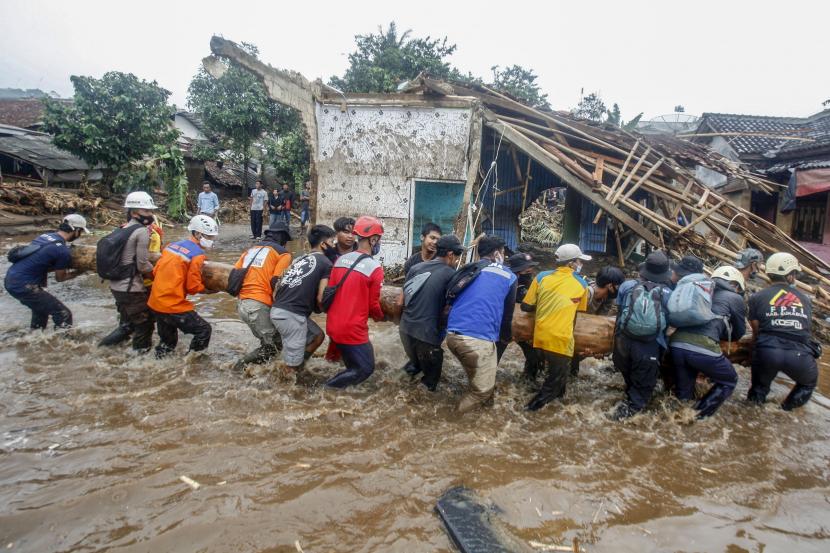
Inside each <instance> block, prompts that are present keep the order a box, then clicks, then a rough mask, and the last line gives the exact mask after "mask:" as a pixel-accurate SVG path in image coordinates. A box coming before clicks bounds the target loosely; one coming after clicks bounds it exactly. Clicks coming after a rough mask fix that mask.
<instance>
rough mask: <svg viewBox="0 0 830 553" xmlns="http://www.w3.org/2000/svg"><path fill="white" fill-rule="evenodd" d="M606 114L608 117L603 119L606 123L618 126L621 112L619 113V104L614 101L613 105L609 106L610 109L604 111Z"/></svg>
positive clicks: (620, 120) (620, 121)
mask: <svg viewBox="0 0 830 553" xmlns="http://www.w3.org/2000/svg"><path fill="white" fill-rule="evenodd" d="M606 115H607V116H608V118H607V119H606V120H605V122H606V123H608V124H609V125H614V126H615V127H619V126H621V125H622V113H620V105H619V104H617V103H616V102H614V105H613V106H611V109H609V110H607V111H606Z"/></svg>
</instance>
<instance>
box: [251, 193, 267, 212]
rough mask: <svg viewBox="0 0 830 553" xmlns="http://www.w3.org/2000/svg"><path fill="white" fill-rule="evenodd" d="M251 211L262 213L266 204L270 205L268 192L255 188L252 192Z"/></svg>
mask: <svg viewBox="0 0 830 553" xmlns="http://www.w3.org/2000/svg"><path fill="white" fill-rule="evenodd" d="M251 198H252V200H253V202H252V203H251V211H262V210H263V209H265V204H266V203H268V192H266V191H265V190H263V189H261V188H260V189H257V188H254V189H253V190H251Z"/></svg>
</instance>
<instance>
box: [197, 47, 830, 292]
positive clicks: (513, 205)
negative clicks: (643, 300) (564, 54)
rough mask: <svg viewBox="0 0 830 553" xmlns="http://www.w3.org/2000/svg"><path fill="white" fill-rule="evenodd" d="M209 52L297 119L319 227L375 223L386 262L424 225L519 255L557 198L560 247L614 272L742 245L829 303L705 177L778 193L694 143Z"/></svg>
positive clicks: (466, 95)
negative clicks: (351, 85) (313, 75)
mask: <svg viewBox="0 0 830 553" xmlns="http://www.w3.org/2000/svg"><path fill="white" fill-rule="evenodd" d="M211 49H212V51H213V54H214V56H217V57H223V58H227V59H229V60H230V61H231V62H232V63H235V64H239V65H240V66H242V67H244V68H246V69H248V70H249V71H251V72H252V73H254V74H255V75H257V76H258V77H259V78H260V79H261V80H262V82H263V83H264V85H265V87H266V89H267V91H268V93H269V95H270V96H271V97H272V98H273V99H274V100H275V101H277V102H279V103H281V104H283V105H286V106H289V107H293V108H295V109H297V110H298V111H299V113H300V116H301V119H302V121H303V123H304V125H305V128H306V131H307V133H308V140H309V145H310V149H311V153H312V155H311V161H312V166H311V175H312V179H311V180H312V187H313V195H312V200H311V201H312V209H314V210H316V216H317V218H318V219H319V220H321V221H333V220H334V219H336V218H337V217H340V216H355V215H357V214H364V213H366V214H371V215H375V216H378V217H380V218H382V219H383V221H384V226H385V228H386V234H385V235H384V237H383V247H382V256H383V263H384V264H385V265H394V264H398V263H402V262H403V260H404V259H405V258H406V256H407V255H408V254H409V253H410V252H411V251H413V249H414V248H416V247H417V246H418V238H419V236H418V234H419V229H420V224H421V222H422V221H424V220H427V219H429V220H434V221H436V222H439V224H441V225H442V227H443V228H444V229H445V231H448V230H449V229H450V228H452V229H453V230H454V231H455V232H456V233H457V235H458V236H460V237H464V238H465V242H466V243H468V244H469V243H470V241H471V240H472V238H473V237H474V236H476V235H478V234H479V233H480V232H495V233H497V234H499V235H500V236H502V237H504V238H505V240H506V241H507V244H508V246H509V247H510V248H511V249H516V248H517V247H518V245H519V243H520V242H521V241H522V232H523V229H522V222H523V220H524V219H526V214H527V213H528V212H529V211H531V210H532V209H533V206H534V205H538V203H537V204H534V202H537V200H538V201H543V202H545V203H547V204H548V206H550V204H551V203H553V204H554V205H555V204H556V203H557V202H564V205H563V206H560V207H559V213H561V214H562V225H561V233H562V236H561V237H560V239H561V240H566V241H573V242H577V243H579V244H580V245H581V246H582V247H584V248H585V249H586V250H588V251H592V252H600V253H607V254H609V255H612V256H615V257H616V258H617V259H618V260H619V262H620V264H624V262H625V261H626V260H627V259H629V258H630V255H631V254H632V252H635V251H643V249H644V248H646V247H659V248H665V249H667V250H669V251H670V252H672V255H673V256H675V257H676V256H679V255H681V254H683V253H685V252H693V253H695V254H697V255H699V256H700V257H702V258H704V259H705V260H707V264H708V265H709V266H710V267H712V266H714V265H716V264H718V263H731V262H733V261H734V260H735V258H736V255H737V252H738V251H739V250H741V249H742V248H744V247H749V246H753V247H756V248H758V249H760V250H762V251H763V252H765V253H766V254H771V253H772V252H773V251H779V250H785V251H791V252H793V253H794V254H795V255H796V256H797V257H798V258H799V259H800V260H801V262H802V264H803V266H804V269H805V273H806V274H807V275H809V277H810V279H811V283H809V284H808V283H801V286H803V287H804V288H805V289H808V290H810V291H811V292H812V293H813V294H815V295H816V297H817V299H818V300H819V301H820V302H821V305H820V306H821V307H830V306H828V305H827V304H826V303H825V302H824V300H827V299H830V292H828V291H827V290H830V279H828V278H827V276H826V275H828V274H830V266H829V265H827V264H826V263H824V262H823V261H821V260H820V259H819V258H817V257H816V256H815V255H813V254H812V253H810V252H809V251H808V250H806V249H805V248H803V247H802V246H800V245H799V244H798V243H797V242H795V241H793V240H792V239H791V238H790V237H789V236H788V234H787V233H785V232H783V231H782V230H781V229H779V228H778V227H776V226H775V225H774V224H772V223H770V222H769V221H767V220H765V219H764V218H762V217H759V216H757V215H754V214H752V213H751V212H750V211H749V210H747V209H744V208H742V207H741V206H739V205H736V204H735V203H734V202H732V201H730V199H729V198H727V197H726V196H724V195H722V194H721V193H719V192H718V190H717V189H716V188H715V187H714V186H713V185H712V184H711V183H709V182H707V181H706V179H705V178H704V176H705V175H711V174H720V175H725V176H726V179H727V182H730V183H742V184H743V185H745V186H747V187H749V188H751V189H752V190H758V191H763V192H765V193H770V194H771V193H774V192H776V190H777V189H778V186H777V184H776V183H775V182H773V181H770V180H768V179H766V178H765V177H763V176H761V175H759V174H758V173H756V172H752V171H750V170H748V169H747V168H746V167H745V166H744V165H743V164H740V163H737V162H735V161H734V160H731V159H729V158H727V157H724V156H722V155H720V154H718V153H716V152H714V151H713V150H711V149H709V148H707V147H705V146H703V145H699V144H694V143H692V142H689V141H686V140H681V139H679V138H676V137H672V136H667V135H638V134H634V133H628V132H626V131H624V130H621V129H618V128H611V127H605V126H602V125H595V124H592V123H590V122H587V121H584V120H579V119H576V118H574V117H573V116H571V115H570V114H567V113H562V112H543V111H539V110H536V109H532V108H530V107H527V106H525V105H523V104H521V103H519V102H517V101H516V100H515V99H513V98H510V97H508V96H506V95H504V94H501V93H499V92H496V91H494V90H490V89H488V88H487V87H484V86H481V85H475V86H473V85H471V86H464V85H460V84H456V83H449V82H442V81H436V80H433V79H430V78H428V77H426V76H423V75H422V76H419V77H418V78H416V79H413V80H412V81H411V82H409V83H406V84H405V85H403V86H402V87H401V90H400V93H397V94H343V93H341V92H340V91H338V90H336V89H333V88H331V87H329V86H327V85H325V84H323V83H322V82H321V81H319V80H317V81H314V82H309V81H308V80H306V79H305V78H304V77H303V76H302V75H300V74H298V73H295V72H290V71H284V70H279V69H275V68H273V67H271V66H269V65H266V64H265V63H263V62H262V61H260V60H258V59H256V58H254V57H252V56H250V55H248V54H247V53H245V52H244V51H243V50H241V49H240V48H239V47H238V46H237V45H236V44H234V43H233V42H230V41H227V40H225V39H222V38H219V37H214V38H213V39H212V41H211ZM217 57H208V58H206V59H205V61H204V63H205V67H206V68H207V70H208V71H209V72H211V73H212V74H215V75H218V74H220V73H221V71H222V69H223V68H224V65H222V64H221V63H219V60H218V59H217ZM552 241H553V242H558V240H556V241H554V240H552ZM825 288H827V290H825Z"/></svg>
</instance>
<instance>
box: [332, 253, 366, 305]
mask: <svg viewBox="0 0 830 553" xmlns="http://www.w3.org/2000/svg"><path fill="white" fill-rule="evenodd" d="M367 257H372V256H371V255H369V254H367V253H363V254H360V255H359V256H357V259H355V262H354V263H352V266H351V267H349V269H348V270H347V271H346V274H345V275H343V278H341V279H340V281H339V282H338V283H337V284H335V285H334V286H326V287H325V288H323V297H322V298H321V299H320V307H321V308H322V309H323V311H328V310H329V309H330V308H331V305H332V304H333V303H334V297H335V296H336V295H337V291H338V290H339V289H340V286H341V285H342V284H343V283H344V282H346V279H347V278H349V275H350V274H352V271H353V270H354V268H355V267H357V264H358V263H360V262H361V261H363V260H364V259H366V258H367Z"/></svg>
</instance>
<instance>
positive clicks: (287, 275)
mask: <svg viewBox="0 0 830 553" xmlns="http://www.w3.org/2000/svg"><path fill="white" fill-rule="evenodd" d="M331 267H332V264H331V261H329V260H328V258H327V257H326V256H325V255H323V254H322V253H320V252H314V253H312V254H309V255H304V256H302V257H300V258H297V259H296V260H294V262H293V263H292V264H291V266H290V267H288V269H286V270H285V272H284V273H283V275H282V280H281V281H280V288H279V292H277V300H276V301H275V302H274V307H278V308H280V309H285V310H286V311H290V312H292V313H296V314H297V315H303V316H305V317H308V316H309V315H311V312H312V311H314V309H315V307H316V306H317V290H318V288H319V286H320V280H322V279H324V278H329V275H330V274H331Z"/></svg>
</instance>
